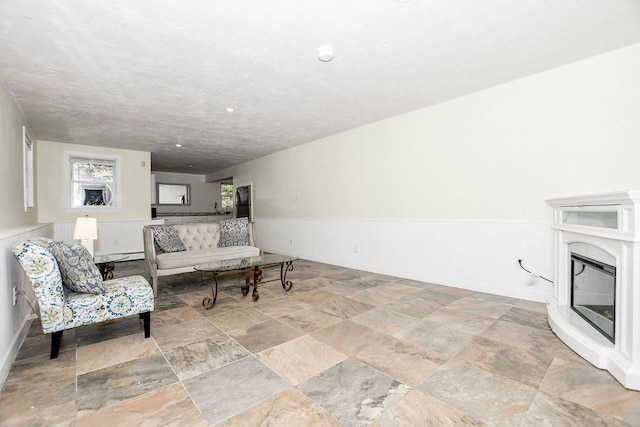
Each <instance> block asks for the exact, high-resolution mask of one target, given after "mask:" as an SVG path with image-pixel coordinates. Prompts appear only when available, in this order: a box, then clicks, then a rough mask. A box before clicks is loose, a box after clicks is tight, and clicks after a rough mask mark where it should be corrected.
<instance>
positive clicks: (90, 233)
mask: <svg viewBox="0 0 640 427" xmlns="http://www.w3.org/2000/svg"><path fill="white" fill-rule="evenodd" d="M73 238H74V239H75V240H80V243H81V244H82V246H84V247H85V248H87V250H88V251H89V254H90V255H91V257H93V241H94V240H96V239H97V238H98V224H97V222H96V219H95V218H89V215H85V216H83V217H80V218H78V219H76V228H75V229H74V230H73Z"/></svg>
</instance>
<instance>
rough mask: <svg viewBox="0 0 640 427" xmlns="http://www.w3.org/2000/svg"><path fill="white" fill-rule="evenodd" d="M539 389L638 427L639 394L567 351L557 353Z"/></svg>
mask: <svg viewBox="0 0 640 427" xmlns="http://www.w3.org/2000/svg"><path fill="white" fill-rule="evenodd" d="M540 390H541V391H543V392H545V393H547V394H549V395H551V396H558V397H561V398H563V399H565V400H567V401H570V402H574V403H577V404H579V405H581V406H584V407H586V408H589V409H592V410H594V411H597V412H599V413H602V414H605V415H608V416H611V417H614V418H616V419H621V420H624V421H625V422H627V423H629V424H631V425H640V392H639V391H634V390H628V389H625V388H624V387H622V385H620V383H619V382H617V381H616V380H615V378H613V377H612V376H611V374H609V373H608V372H607V371H603V370H600V369H596V368H594V367H593V366H592V365H591V364H590V363H589V362H587V361H586V360H584V359H582V358H581V357H580V356H578V355H577V354H575V353H574V352H572V351H571V350H569V349H562V350H558V352H557V353H556V357H555V358H554V359H553V362H552V363H551V366H550V367H549V371H548V372H547V375H546V376H545V378H544V380H543V381H542V384H540Z"/></svg>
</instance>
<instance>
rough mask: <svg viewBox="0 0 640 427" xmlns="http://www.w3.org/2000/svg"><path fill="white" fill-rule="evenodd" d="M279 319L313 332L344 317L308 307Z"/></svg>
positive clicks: (294, 326)
mask: <svg viewBox="0 0 640 427" xmlns="http://www.w3.org/2000/svg"><path fill="white" fill-rule="evenodd" d="M278 320H280V321H281V322H282V323H284V324H287V325H289V326H291V327H293V328H296V329H299V330H301V331H303V332H306V333H311V332H313V331H316V330H318V329H322V328H326V327H328V326H331V325H335V324H336V323H340V322H342V319H341V318H339V317H338V316H334V315H333V314H329V313H325V312H324V311H320V310H318V309H316V308H308V309H306V310H302V311H298V312H296V313H293V314H289V315H286V316H282V317H280V318H278Z"/></svg>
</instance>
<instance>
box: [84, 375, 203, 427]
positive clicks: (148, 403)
mask: <svg viewBox="0 0 640 427" xmlns="http://www.w3.org/2000/svg"><path fill="white" fill-rule="evenodd" d="M140 425H174V426H180V425H185V426H186V425H188V426H190V427H191V426H193V427H206V426H207V425H208V423H207V422H206V421H205V419H204V418H203V417H202V415H201V414H200V412H199V411H198V409H197V408H196V406H195V405H194V404H193V402H192V401H191V399H190V398H189V395H188V394H187V392H186V391H185V389H184V387H182V384H172V385H170V386H168V387H165V388H161V389H159V390H154V391H151V392H149V393H145V394H143V395H141V396H138V397H136V398H134V399H131V400H127V401H125V402H122V403H118V404H116V405H113V406H109V407H107V408H104V409H101V410H99V411H96V412H93V413H91V414H88V415H86V416H84V417H81V418H80V419H78V427H85V426H86V427H114V426H121V427H129V426H131V427H134V426H140Z"/></svg>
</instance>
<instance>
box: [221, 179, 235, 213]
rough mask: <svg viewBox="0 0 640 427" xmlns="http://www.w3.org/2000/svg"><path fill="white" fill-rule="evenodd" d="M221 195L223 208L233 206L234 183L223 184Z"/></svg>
mask: <svg viewBox="0 0 640 427" xmlns="http://www.w3.org/2000/svg"><path fill="white" fill-rule="evenodd" d="M220 196H221V200H222V207H223V208H232V207H233V184H221V185H220Z"/></svg>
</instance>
